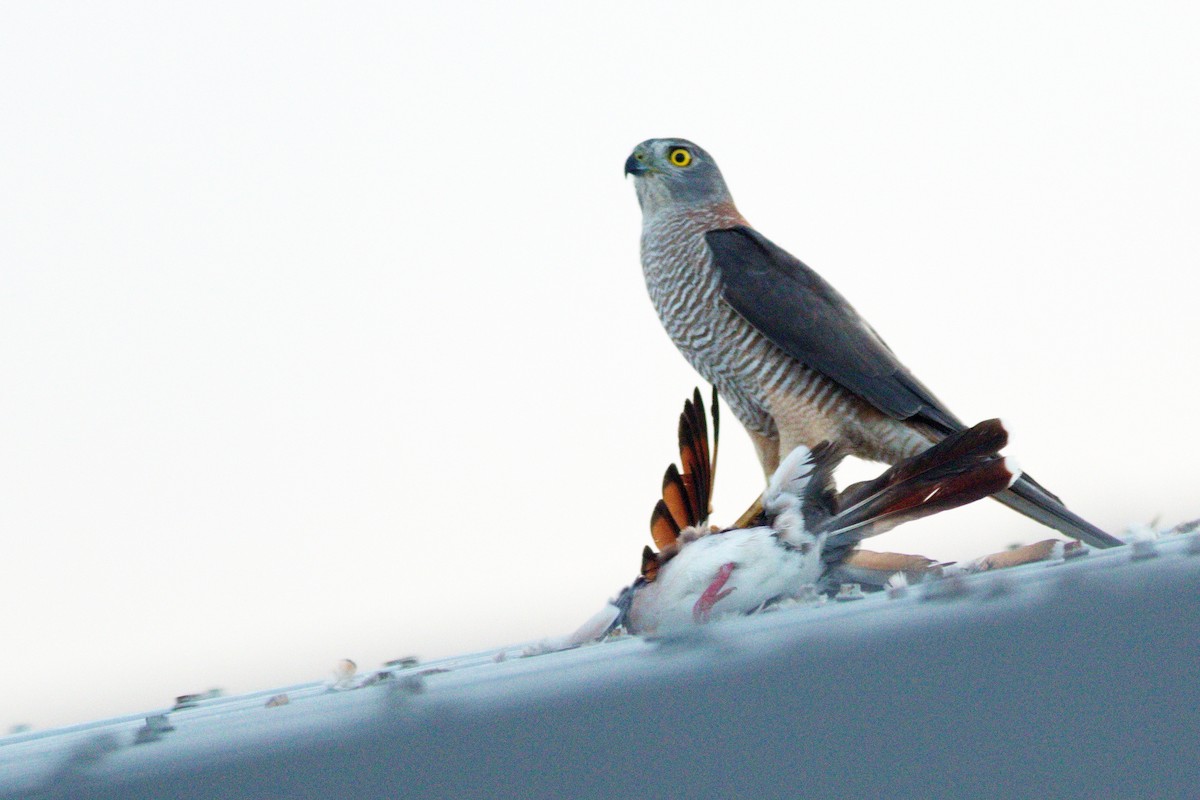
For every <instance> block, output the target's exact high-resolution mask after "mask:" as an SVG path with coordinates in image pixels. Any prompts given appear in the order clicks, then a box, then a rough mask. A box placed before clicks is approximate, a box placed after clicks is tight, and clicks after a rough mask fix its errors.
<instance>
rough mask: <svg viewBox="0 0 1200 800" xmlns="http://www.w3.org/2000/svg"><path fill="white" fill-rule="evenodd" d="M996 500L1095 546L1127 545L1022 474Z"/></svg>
mask: <svg viewBox="0 0 1200 800" xmlns="http://www.w3.org/2000/svg"><path fill="white" fill-rule="evenodd" d="M996 499H997V500H999V501H1000V502H1001V503H1004V505H1006V506H1008V507H1009V508H1011V509H1013V510H1014V511H1019V512H1020V513H1022V514H1024V515H1025V516H1027V517H1029V518H1030V519H1033V520H1036V521H1038V522H1040V523H1042V524H1043V525H1048V526H1049V527H1051V528H1054V530H1056V531H1058V532H1060V533H1063V534H1066V535H1067V536H1070V537H1072V538H1074V539H1079V540H1081V541H1083V542H1086V543H1087V544H1090V545H1091V546H1092V547H1119V546H1120V545H1123V544H1125V543H1124V542H1123V541H1121V540H1120V539H1118V538H1117V537H1115V536H1113V535H1112V534H1111V533H1105V532H1104V531H1102V530H1100V529H1099V528H1097V527H1096V526H1095V525H1093V524H1092V523H1090V522H1088V521H1087V520H1085V519H1084V518H1083V517H1081V516H1079V515H1078V514H1075V513H1073V512H1072V511H1070V510H1068V509H1067V507H1066V506H1064V505H1063V503H1062V501H1061V500H1059V499H1058V498H1057V497H1055V496H1054V495H1053V494H1051V493H1050V492H1048V491H1046V489H1044V488H1043V487H1042V485H1041V484H1040V483H1038V482H1037V481H1035V480H1034V479H1033V478H1031V477H1029V476H1028V475H1022V476H1021V477H1020V479H1019V480H1018V481H1017V482H1016V483H1014V484H1013V485H1012V486H1011V487H1010V488H1009V489H1008V490H1007V491H1003V492H1000V493H999V494H997V495H996Z"/></svg>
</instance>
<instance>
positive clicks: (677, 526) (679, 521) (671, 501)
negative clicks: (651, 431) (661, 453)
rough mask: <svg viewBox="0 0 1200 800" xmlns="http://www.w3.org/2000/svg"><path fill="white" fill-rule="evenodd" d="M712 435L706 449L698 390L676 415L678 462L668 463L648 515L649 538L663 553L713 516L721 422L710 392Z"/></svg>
mask: <svg viewBox="0 0 1200 800" xmlns="http://www.w3.org/2000/svg"><path fill="white" fill-rule="evenodd" d="M712 414H713V436H712V442H713V446H712V450H711V452H710V450H709V438H708V420H707V419H706V417H705V409H704V401H703V400H702V399H701V398H700V390H699V389H695V390H694V391H693V392H692V399H690V400H686V401H684V404H683V412H682V413H681V414H680V415H679V427H678V438H679V463H680V464H681V465H682V467H683V471H682V472H681V471H680V469H679V467H676V466H675V465H674V464H671V465H670V466H669V467H667V471H666V473H665V474H664V475H663V482H662V499H661V500H659V501H658V502H657V503H656V504H655V506H654V511H653V512H652V513H651V515H650V536H651V538H652V539H653V540H654V544H655V545H656V546H657V547H658V548H659V549H660V550H665V549H667V548H668V547H671V546H673V545H675V544H676V541H677V540H678V538H679V534H680V533H681V532H682V531H683V529H684V528H688V527H700V526H703V525H704V523H705V522H707V521H708V516H709V514H711V513H712V492H713V477H714V475H715V474H716V468H717V450H716V445H717V440H718V434H719V430H720V421H719V416H718V412H717V396H716V391H715V390H714V391H713V406H712Z"/></svg>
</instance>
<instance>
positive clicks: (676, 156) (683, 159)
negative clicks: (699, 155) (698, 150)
mask: <svg viewBox="0 0 1200 800" xmlns="http://www.w3.org/2000/svg"><path fill="white" fill-rule="evenodd" d="M667 159H668V160H669V161H670V162H671V163H672V164H674V165H675V166H677V167H686V166H687V165H688V164H690V163H692V154H691V153H689V152H688V151H687V150H684V149H683V148H682V147H676V148H675V149H674V150H672V151H671V154H670V155H669V156H667Z"/></svg>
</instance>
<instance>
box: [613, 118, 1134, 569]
mask: <svg viewBox="0 0 1200 800" xmlns="http://www.w3.org/2000/svg"><path fill="white" fill-rule="evenodd" d="M625 172H626V174H628V175H633V177H634V185H635V187H636V189H637V197H638V202H639V203H640V204H641V207H642V269H643V272H644V273H645V277H646V286H647V288H648V289H649V291H650V299H651V301H652V302H653V304H654V308H655V310H656V311H657V312H658V316H659V319H660V320H662V323H663V326H664V327H665V328H666V329H667V333H668V335H670V337H671V340H672V341H674V342H675V345H676V346H677V347H678V348H679V350H680V351H681V352H682V353H683V355H684V357H685V358H686V359H687V360H688V361H689V362H690V363H691V364H692V366H693V367H695V368H696V370H697V371H698V372H699V373H700V374H701V375H703V376H704V378H705V379H706V380H708V381H709V382H710V383H712V384H713V385H714V386H715V387H716V388H717V391H718V392H720V394H721V396H722V397H723V398H724V399H725V401H726V402H727V403H728V404H729V407H730V408H731V409H732V410H733V412H734V414H735V415H736V416H737V417H738V419H739V420H741V422H742V424H743V425H745V427H746V430H747V431H748V432H749V433H750V437H751V439H752V440H753V441H754V446H755V448H756V449H757V451H758V456H759V460H760V462H761V463H762V467H763V471H764V472H765V473H766V474H767V475H768V476H769V475H771V474H772V473H773V472H774V471H775V469H776V468H777V467H778V466H779V460H780V457H781V455H782V456H786V455H787V454H788V453H790V452H791V451H792V450H793V449H794V448H795V447H797V446H799V445H804V446H806V447H809V448H812V447H815V446H817V444H819V443H820V442H823V441H831V442H835V443H837V444H838V445H839V446H840V448H841V451H842V452H844V453H848V454H851V455H855V456H858V457H860V458H864V459H867V460H872V461H882V462H884V463H888V464H895V463H896V462H898V461H900V460H902V459H904V458H907V457H909V456H912V455H914V454H915V453H919V452H921V451H923V450H925V449H926V448H928V447H929V446H930V445H931V444H933V443H934V442H937V441H940V440H941V439H942V438H944V437H945V436H947V435H949V434H951V433H956V432H958V431H961V430H963V429H964V428H965V426H964V425H963V424H962V422H961V421H960V420H959V419H958V418H957V417H956V416H954V414H952V413H951V412H950V411H949V409H947V408H946V407H945V405H943V404H942V402H941V401H940V400H938V399H937V398H936V397H935V396H934V395H933V393H932V392H930V391H929V389H927V388H925V386H924V384H922V383H921V382H920V381H919V380H917V379H916V378H915V377H914V376H913V375H912V373H910V372H909V371H908V370H907V369H906V368H905V367H904V365H903V364H901V363H900V361H899V360H898V359H897V358H896V356H895V354H893V353H892V351H891V349H890V348H888V346H887V345H886V344H884V342H883V340H882V339H881V338H880V337H879V335H878V334H877V333H875V331H874V330H873V329H872V328H871V326H870V325H868V324H867V323H866V322H865V321H864V320H863V319H862V318H861V317H860V316H859V315H858V313H857V312H856V311H855V310H854V309H853V308H852V307H851V306H850V304H849V303H847V302H846V300H845V299H844V298H843V297H842V296H841V295H840V294H839V293H838V292H837V291H836V290H835V289H834V288H833V287H832V286H830V285H829V284H828V283H826V282H825V281H824V279H822V278H821V276H819V275H817V273H815V272H814V271H813V270H811V269H810V268H809V267H807V266H806V265H805V264H803V263H802V262H801V261H800V260H799V259H797V258H795V257H794V256H792V255H791V254H789V253H788V252H787V251H785V250H783V249H782V248H780V247H779V246H777V245H776V244H774V243H773V242H771V241H770V240H769V239H767V238H766V237H765V236H763V235H762V234H761V233H759V232H758V231H756V230H755V229H754V228H752V227H751V226H750V224H749V223H748V222H747V221H746V220H745V218H743V217H742V215H741V214H740V213H738V210H737V208H736V207H735V206H734V204H733V198H732V197H731V196H730V193H729V189H728V187H727V186H726V185H725V179H724V178H723V177H722V176H721V171H720V170H719V169H718V168H717V165H716V162H714V161H713V159H712V156H710V155H709V154H708V153H707V152H705V151H704V150H703V149H702V148H700V147H698V146H696V145H695V144H693V143H692V142H689V141H687V140H685V139H648V140H647V141H645V142H642V143H641V144H639V145H638V146H637V147H636V148H634V150H633V153H632V154H631V155H630V156H629V158H628V159H627V160H626V162H625ZM995 497H996V499H997V500H999V501H1000V502H1002V503H1004V504H1005V505H1007V506H1009V507H1011V508H1013V509H1015V510H1017V511H1019V512H1021V513H1022V514H1025V515H1026V516H1028V517H1031V518H1032V519H1035V520H1037V521H1038V522H1041V523H1043V524H1045V525H1048V526H1050V527H1052V528H1054V529H1056V530H1058V531H1060V532H1062V533H1065V534H1067V535H1068V536H1072V537H1075V538H1078V539H1082V540H1083V541H1085V542H1087V543H1088V544H1091V545H1093V546H1097V547H1111V546H1115V545H1119V544H1121V543H1122V542H1121V541H1120V540H1119V539H1117V538H1116V537H1114V536H1112V535H1110V534H1107V533H1105V532H1104V531H1102V530H1100V529H1099V528H1097V527H1096V526H1094V525H1092V524H1091V523H1089V522H1087V521H1086V520H1084V519H1082V518H1081V517H1079V516H1077V515H1076V514H1074V513H1072V512H1071V511H1069V510H1068V509H1067V508H1066V507H1065V506H1064V505H1063V504H1062V502H1061V501H1060V500H1059V499H1058V498H1057V497H1055V496H1054V495H1053V494H1051V493H1050V492H1048V491H1047V490H1045V489H1044V488H1042V486H1041V485H1040V484H1038V483H1037V482H1036V481H1034V480H1033V479H1031V478H1030V477H1028V476H1027V475H1022V476H1021V478H1020V479H1019V480H1018V481H1017V482H1016V483H1014V484H1013V485H1012V487H1011V488H1009V489H1006V490H1004V491H1002V492H1000V493H998V494H997V495H995Z"/></svg>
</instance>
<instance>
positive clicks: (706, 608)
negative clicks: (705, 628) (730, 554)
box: [692, 561, 737, 622]
mask: <svg viewBox="0 0 1200 800" xmlns="http://www.w3.org/2000/svg"><path fill="white" fill-rule="evenodd" d="M736 566H737V564H735V563H734V562H732V561H730V562H729V563H728V564H723V565H722V566H721V568H720V569H719V570H717V575H716V577H715V578H713V580H712V583H710V584H709V585H708V588H707V589H705V590H704V594H702V595H700V599H699V600H697V601H696V604H695V605H694V606H692V619H693V620H695V621H696V622H708V618H709V617H710V616H711V615H712V608H713V606H715V605H716V604H717V602H718V601H720V600H721V599H723V598H725V597H728V596H729V595H730V594H731V593H732V592H733V590H734V589H736V588H737V587H736V586H735V587H732V588H730V589H725V590H724V591H722V589H721V587H723V586H724V585H725V584H726V582H727V581H728V580H729V576H730V575H732V574H733V569H734V567H736Z"/></svg>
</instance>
